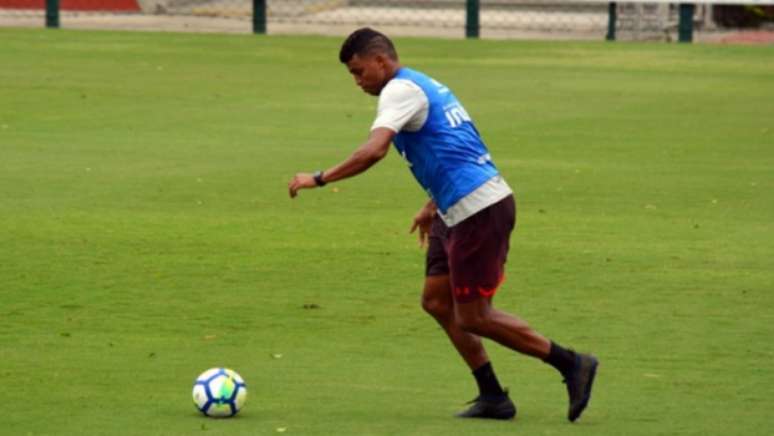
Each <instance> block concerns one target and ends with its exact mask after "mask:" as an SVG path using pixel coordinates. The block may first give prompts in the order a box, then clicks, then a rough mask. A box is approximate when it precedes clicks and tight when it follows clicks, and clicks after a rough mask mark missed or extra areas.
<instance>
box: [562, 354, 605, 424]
mask: <svg viewBox="0 0 774 436" xmlns="http://www.w3.org/2000/svg"><path fill="white" fill-rule="evenodd" d="M598 365H599V361H598V360H597V358H596V357H594V356H591V355H589V354H580V353H577V354H576V355H575V366H574V367H573V368H572V371H570V372H569V373H567V374H565V375H564V383H565V384H566V385H567V395H569V397H570V407H569V409H568V410H567V419H569V420H570V422H575V420H576V419H578V418H579V417H580V415H581V413H583V410H584V409H585V408H586V406H587V405H588V404H589V400H590V399H591V385H592V384H593V383H594V376H595V375H596V373H597V366H598Z"/></svg>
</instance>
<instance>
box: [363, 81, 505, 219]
mask: <svg viewBox="0 0 774 436" xmlns="http://www.w3.org/2000/svg"><path fill="white" fill-rule="evenodd" d="M429 110H430V102H429V101H428V99H427V95H425V92H424V91H422V88H420V87H419V85H417V84H416V83H414V82H412V81H410V80H406V79H392V80H390V81H389V82H387V85H385V87H384V88H383V89H382V92H381V93H380V94H379V105H378V108H377V114H376V120H374V123H373V124H372V125H371V130H374V129H376V128H379V127H384V128H387V129H390V130H392V131H393V132H395V133H398V132H400V131H406V132H417V131H419V130H420V129H421V128H422V126H424V125H425V121H427V114H428V112H429ZM511 194H512V191H511V188H510V187H509V186H508V184H507V183H506V182H505V179H503V178H502V177H501V176H499V175H498V176H495V177H492V178H491V179H489V181H487V182H486V183H484V184H483V185H481V186H480V187H479V188H478V189H476V190H475V191H473V192H471V193H470V194H468V195H467V196H465V197H463V198H461V199H460V200H459V201H457V203H455V204H454V205H453V206H452V207H450V208H449V210H447V211H446V213H445V214H442V213H440V211H439V212H438V214H439V215H440V216H441V218H442V219H443V221H444V223H445V224H446V225H447V226H449V227H452V226H454V225H456V224H458V223H460V222H462V221H463V220H465V219H466V218H468V217H470V216H472V215H473V214H475V213H476V212H478V211H480V210H483V209H484V208H486V207H488V206H490V205H492V204H495V203H497V202H498V201H500V200H502V199H503V198H505V197H507V196H508V195H511Z"/></svg>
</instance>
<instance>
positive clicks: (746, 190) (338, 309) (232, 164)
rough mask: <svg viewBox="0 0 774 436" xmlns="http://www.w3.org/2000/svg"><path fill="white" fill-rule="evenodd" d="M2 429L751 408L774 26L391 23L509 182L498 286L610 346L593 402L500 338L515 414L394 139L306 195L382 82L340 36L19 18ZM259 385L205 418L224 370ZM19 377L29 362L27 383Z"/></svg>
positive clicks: (1, 58) (3, 93)
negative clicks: (769, 41)
mask: <svg viewBox="0 0 774 436" xmlns="http://www.w3.org/2000/svg"><path fill="white" fill-rule="evenodd" d="M0 40H2V41H3V43H2V44H0V65H2V66H3V68H0V83H2V84H3V86H2V87H0V195H1V197H0V198H1V200H0V229H1V230H2V231H0V247H2V249H0V284H1V285H0V286H2V303H1V304H0V361H2V365H0V380H5V381H7V382H8V383H5V384H3V386H9V387H10V386H13V390H8V391H7V392H6V394H7V395H10V396H9V397H8V399H9V400H12V401H13V404H14V405H15V406H16V407H10V408H9V407H6V408H5V409H4V412H5V413H4V414H3V416H2V418H0V423H1V425H0V433H2V434H9V435H11V434H13V435H17V434H99V435H104V434H137V435H152V434H157V435H173V434H181V435H190V434H196V433H199V432H206V433H207V434H224V435H225V434H229V435H233V434H249V435H256V434H266V435H270V434H277V433H284V434H288V435H289V434H298V435H302V434H303V435H309V434H319V435H349V434H352V435H395V434H401V435H422V436H427V435H464V434H490V435H497V434H503V435H505V434H508V435H512V434H525V435H526V434H529V435H534V434H573V435H578V434H589V435H592V434H593V435H595V436H600V435H616V436H617V435H622V434H626V435H658V434H663V435H666V434H669V435H674V434H695V435H705V434H729V435H730V434H737V435H753V434H760V435H764V434H768V433H769V432H770V427H771V426H770V423H771V410H772V409H774V401H772V399H771V392H772V390H773V389H774V380H773V376H772V374H774V364H773V363H772V362H774V352H772V351H771V347H770V343H771V337H772V336H773V335H774V316H773V315H772V311H771V307H774V293H773V292H772V290H773V289H772V283H774V273H772V270H773V268H772V261H771V254H772V252H773V251H774V224H773V223H774V195H773V194H772V192H774V173H773V172H772V168H774V126H772V123H771V120H772V119H774V106H772V104H771V102H772V101H774V76H772V74H771V72H772V71H774V56H772V55H774V49H773V48H772V47H730V46H701V45H692V46H682V45H681V46H675V45H663V44H654V45H651V44H615V45H610V44H603V43H566V42H562V43H533V42H496V41H443V40H425V39H399V40H398V41H397V46H398V49H399V51H400V53H401V57H402V60H403V61H404V63H406V64H408V65H411V66H414V67H417V68H420V69H423V70H425V71H427V72H428V73H430V74H431V75H433V76H434V77H436V78H437V79H438V80H440V81H442V82H444V83H446V84H448V85H449V86H450V87H451V88H452V89H454V90H455V92H456V93H457V95H458V96H459V97H460V98H461V99H462V101H463V102H464V103H465V105H466V109H467V111H468V112H469V113H470V114H471V115H472V116H473V118H474V119H475V120H476V121H477V124H478V127H479V129H480V130H481V131H482V133H483V136H484V138H485V140H486V141H487V143H488V144H489V146H490V148H491V151H492V154H493V156H494V158H495V162H496V163H497V164H498V166H499V168H500V169H501V171H502V172H503V173H504V174H505V176H506V178H507V180H508V181H509V182H510V184H511V185H512V186H513V188H514V189H515V190H516V192H517V197H518V202H519V228H518V230H517V232H516V233H515V234H514V236H513V240H512V253H511V255H510V259H509V264H508V280H507V282H506V284H505V285H504V288H503V289H502V290H501V291H500V293H499V294H498V296H497V299H496V302H497V304H498V306H499V307H500V308H502V309H503V310H507V311H511V312H514V313H518V314H520V315H521V316H523V317H524V318H525V319H527V320H528V321H529V322H530V323H531V324H532V325H533V326H534V327H536V328H537V329H538V330H540V331H542V332H544V333H545V334H546V335H548V336H549V337H551V338H554V339H555V340H557V341H558V342H560V343H563V344H567V345H571V346H574V347H577V348H579V349H581V350H591V351H594V352H595V353H596V354H597V355H598V356H599V357H600V359H601V367H600V373H599V378H598V382H597V387H596V393H595V397H594V399H593V401H592V404H591V406H590V409H589V410H588V411H587V414H586V415H584V417H583V418H582V419H581V421H580V422H579V423H578V424H577V425H570V424H568V423H567V422H566V421H565V418H564V416H565V407H566V404H565V401H566V399H565V393H564V386H563V385H562V384H561V383H560V379H559V377H558V376H557V375H556V374H555V373H554V372H553V370H552V369H550V368H549V367H547V366H546V365H544V364H542V363H540V362H536V361H533V360H530V359H527V358H523V357H520V356H517V355H515V354H513V353H512V352H510V351H508V350H504V349H502V348H500V347H498V346H496V345H494V344H489V350H490V354H491V356H492V358H493V362H494V366H495V368H496V369H497V372H498V374H499V376H500V379H501V381H502V382H503V383H504V384H505V385H506V386H509V387H510V388H511V392H512V393H513V397H514V398H515V399H516V401H517V403H518V405H519V409H520V416H519V418H518V419H517V420H516V422H511V423H491V422H467V421H464V422H461V421H459V420H455V419H452V418H451V417H450V416H451V414H452V413H453V412H455V411H456V410H458V409H460V408H461V407H462V403H463V402H464V401H465V400H468V399H470V398H472V397H473V396H474V395H475V389H474V384H473V380H472V378H471V377H470V375H469V372H468V370H467V368H465V366H464V365H463V363H462V361H461V360H460V359H459V358H458V357H457V356H456V354H455V352H454V351H453V349H452V348H451V346H450V345H449V343H448V341H447V339H446V338H445V337H443V335H442V332H441V331H440V330H439V328H438V327H437V326H436V325H435V324H434V323H433V322H432V321H431V320H430V318H429V317H427V316H426V315H424V314H423V313H422V311H421V309H420V308H419V292H420V288H421V278H422V273H423V257H422V252H421V251H420V250H419V249H418V248H417V247H416V241H415V240H414V239H413V237H412V236H410V235H408V234H407V232H408V228H409V225H410V220H411V217H412V216H413V214H414V212H415V211H416V210H417V209H418V208H419V207H420V205H421V204H422V202H423V195H422V192H421V190H420V189H419V188H418V187H417V186H416V184H415V183H414V181H413V180H412V178H411V176H410V175H409V173H408V171H407V170H406V168H405V165H404V164H403V163H402V161H401V159H400V158H398V157H397V156H395V155H390V156H389V157H388V158H387V159H386V160H385V161H384V162H383V163H381V164H380V165H378V166H377V167H375V168H374V169H373V170H372V171H369V172H368V173H366V174H364V175H362V176H361V177H359V178H356V179H352V180H349V181H345V182H342V183H338V184H335V185H329V186H326V187H325V189H321V190H316V191H303V192H302V193H301V195H300V197H299V198H297V199H295V200H294V201H291V200H289V199H288V198H287V190H286V183H287V181H288V179H289V178H290V177H291V175H292V174H294V172H296V171H301V170H313V169H316V168H321V167H326V166H329V165H332V164H334V163H337V162H338V161H339V160H340V159H341V158H343V157H345V156H347V155H348V153H349V152H350V151H351V150H352V149H353V148H354V146H356V145H357V144H358V143H359V142H360V141H362V140H363V139H364V138H365V136H366V134H367V129H368V126H369V125H370V122H371V120H372V118H373V116H374V109H375V101H374V100H373V99H371V98H370V97H368V96H365V95H363V94H362V93H360V92H359V90H358V89H357V88H356V87H355V86H353V84H352V79H351V78H350V77H348V75H347V73H346V70H345V69H344V68H343V67H342V66H341V65H339V64H338V63H337V59H336V54H337V50H338V45H339V43H340V41H339V39H338V38H319V37H314V38H311V37H309V38H295V37H254V36H214V35H178V34H151V33H110V32H76V31H61V30H60V31H45V30H10V29H0ZM214 366H228V367H231V368H234V369H235V370H237V371H238V372H239V373H240V374H241V375H242V376H244V377H245V379H246V382H247V384H248V389H249V391H250V398H248V401H247V405H246V407H245V409H244V410H243V411H242V412H240V416H238V417H237V418H235V419H232V420H224V421H214V420H206V419H205V418H202V417H201V416H200V414H198V412H196V410H195V409H194V407H193V406H192V405H191V399H190V389H191V386H192V383H193V380H194V378H195V377H196V375H197V374H199V373H200V372H201V371H203V370H204V369H206V368H209V367H214ZM11 381H13V382H11Z"/></svg>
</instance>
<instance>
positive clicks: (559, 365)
mask: <svg viewBox="0 0 774 436" xmlns="http://www.w3.org/2000/svg"><path fill="white" fill-rule="evenodd" d="M543 361H544V362H546V363H547V364H549V365H551V366H553V367H554V368H556V370H557V371H559V372H560V373H562V375H564V374H567V373H568V372H570V371H572V368H573V367H574V366H575V352H574V351H572V350H568V349H566V348H562V347H561V346H560V345H559V344H557V343H555V342H554V341H551V351H549V352H548V357H546V358H545V360H543Z"/></svg>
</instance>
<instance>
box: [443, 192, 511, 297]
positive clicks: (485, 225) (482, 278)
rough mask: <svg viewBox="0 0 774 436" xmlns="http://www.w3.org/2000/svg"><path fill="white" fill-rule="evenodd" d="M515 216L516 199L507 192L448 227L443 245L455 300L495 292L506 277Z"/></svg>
mask: <svg viewBox="0 0 774 436" xmlns="http://www.w3.org/2000/svg"><path fill="white" fill-rule="evenodd" d="M515 219H516V206H515V202H514V200H513V197H512V196H509V197H507V198H505V199H503V200H501V201H500V202H498V203H495V204H493V205H492V206H489V207H488V208H486V209H484V210H482V211H480V212H478V213H476V214H475V215H473V216H471V217H470V218H468V219H466V220H465V221H463V222H461V223H459V224H457V225H456V226H454V227H452V228H451V229H450V232H449V235H448V238H447V239H446V241H445V242H446V243H445V248H446V254H447V256H448V264H449V274H450V277H451V285H452V288H453V291H454V292H453V295H454V299H455V301H457V302H458V303H467V302H470V301H473V300H476V299H478V298H482V297H483V298H491V297H492V296H493V295H494V294H495V292H496V291H497V289H498V287H499V286H500V284H501V283H502V281H503V280H504V278H505V262H506V259H507V256H508V249H509V247H510V235H511V232H512V230H513V228H514V226H515Z"/></svg>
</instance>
